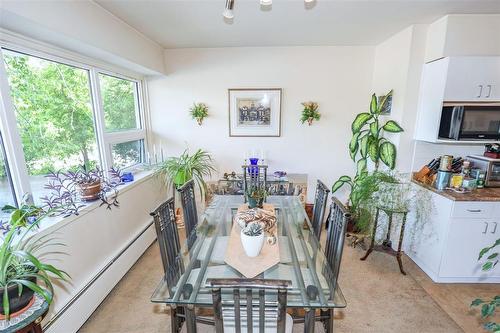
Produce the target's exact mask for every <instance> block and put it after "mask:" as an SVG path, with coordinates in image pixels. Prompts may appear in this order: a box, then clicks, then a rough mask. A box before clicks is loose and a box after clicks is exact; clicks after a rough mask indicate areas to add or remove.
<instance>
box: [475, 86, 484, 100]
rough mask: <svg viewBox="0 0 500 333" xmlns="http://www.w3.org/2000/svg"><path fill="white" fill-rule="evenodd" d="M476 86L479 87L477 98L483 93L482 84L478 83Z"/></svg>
mask: <svg viewBox="0 0 500 333" xmlns="http://www.w3.org/2000/svg"><path fill="white" fill-rule="evenodd" d="M478 87H479V94H477V96H476V97H477V98H479V97H481V95H482V94H483V85H482V84H480V85H478Z"/></svg>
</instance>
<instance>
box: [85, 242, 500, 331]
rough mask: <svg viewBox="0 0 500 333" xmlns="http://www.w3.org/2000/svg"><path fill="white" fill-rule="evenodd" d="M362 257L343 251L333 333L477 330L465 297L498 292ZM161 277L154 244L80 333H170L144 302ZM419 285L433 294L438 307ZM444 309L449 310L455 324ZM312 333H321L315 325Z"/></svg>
mask: <svg viewBox="0 0 500 333" xmlns="http://www.w3.org/2000/svg"><path fill="white" fill-rule="evenodd" d="M362 254H363V251H362V250H361V249H353V248H350V247H346V249H345V251H344V258H343V262H342V272H341V288H342V290H343V292H344V295H345V297H346V299H347V302H348V306H347V308H346V309H344V310H338V311H337V312H336V316H335V317H336V321H335V326H336V332H430V333H431V332H432V333H438V332H450V333H451V332H462V331H464V330H465V331H467V332H480V331H481V328H480V326H479V322H478V319H477V313H474V312H468V305H469V302H470V296H472V295H480V296H492V295H494V292H495V291H498V285H488V286H486V285H482V286H481V285H438V284H434V283H432V282H431V281H430V280H429V279H428V278H427V277H426V276H425V274H424V273H423V272H422V271H421V270H420V269H419V268H418V267H417V266H416V265H415V264H413V262H412V261H411V260H410V259H408V258H407V257H405V258H403V259H404V261H403V264H404V265H405V268H406V269H407V271H408V272H409V274H408V275H407V276H403V275H401V274H400V273H399V270H398V266H397V263H396V260H395V258H394V257H389V256H387V255H385V254H382V253H376V252H375V253H373V254H372V255H371V256H370V257H369V258H368V260H367V261H366V262H362V261H360V260H359V258H360V257H361V256H362ZM161 275H162V269H161V266H160V257H159V250H158V246H157V244H156V243H155V244H153V245H152V246H151V247H150V248H149V249H148V250H147V251H146V253H145V254H144V255H143V256H142V257H141V258H140V259H139V261H138V262H137V263H136V264H135V265H134V266H133V267H132V269H131V270H130V271H129V272H128V274H127V275H126V276H125V277H124V278H123V279H122V281H121V282H120V283H119V284H118V285H117V286H116V288H115V289H114V290H113V291H112V292H111V293H110V294H109V296H108V297H107V298H106V299H105V301H104V302H103V303H102V304H101V305H100V306H99V308H98V309H97V310H96V311H95V312H94V314H93V315H92V316H91V317H90V318H89V320H88V321H87V322H86V324H85V325H84V326H83V327H82V328H81V330H80V331H79V332H80V333H101V332H102V333H104V332H106V333H118V332H134V333H135V332H137V333H139V332H140V333H150V332H151V333H153V332H169V331H170V327H169V326H170V321H169V318H168V311H167V310H166V309H165V307H164V306H162V305H158V304H152V303H151V302H150V301H149V298H150V296H151V294H152V292H153V290H154V288H155V286H156V284H157V282H158V281H159V279H160V277H161ZM417 281H418V282H417ZM421 285H424V287H425V288H426V289H427V290H428V291H429V292H430V293H431V294H436V295H437V297H436V299H437V300H438V302H439V303H440V304H439V305H438V302H436V301H435V300H434V299H433V298H432V297H431V295H430V294H429V293H428V292H426V289H424V288H423V287H422V286H421ZM455 286H457V287H455ZM444 290H446V292H444ZM476 290H477V293H476ZM450 294H454V296H453V299H452V300H449V299H447V297H443V295H450ZM460 295H461V297H460ZM448 298H450V297H449V296H448ZM457 304H458V305H457ZM443 308H444V309H449V311H450V313H451V315H452V317H453V318H454V319H452V317H451V316H450V315H448V313H447V312H445V311H444V310H443ZM462 309H463V312H461V310H462ZM457 323H458V324H457ZM459 325H460V326H459ZM199 328H200V329H199V332H212V331H213V329H212V328H208V327H203V326H199ZM301 331H302V326H297V327H295V326H294V332H301ZM317 332H322V328H321V326H320V325H318V326H317Z"/></svg>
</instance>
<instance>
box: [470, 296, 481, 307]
mask: <svg viewBox="0 0 500 333" xmlns="http://www.w3.org/2000/svg"><path fill="white" fill-rule="evenodd" d="M483 303H484V301H483V300H482V299H480V298H476V299H475V300H473V301H472V303H471V304H470V306H478V305H479V304H483Z"/></svg>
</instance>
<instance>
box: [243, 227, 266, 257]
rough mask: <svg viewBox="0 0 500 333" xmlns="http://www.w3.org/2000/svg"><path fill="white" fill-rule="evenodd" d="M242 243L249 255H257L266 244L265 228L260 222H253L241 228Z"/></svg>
mask: <svg viewBox="0 0 500 333" xmlns="http://www.w3.org/2000/svg"><path fill="white" fill-rule="evenodd" d="M241 245H242V246H243V250H245V254H246V255H247V256H248V257H251V258H253V257H257V256H258V255H259V253H260V250H261V249H262V246H263V245H264V229H263V228H262V226H261V225H260V223H257V222H252V223H249V224H247V226H246V227H245V228H243V229H241Z"/></svg>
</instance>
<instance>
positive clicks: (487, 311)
mask: <svg viewBox="0 0 500 333" xmlns="http://www.w3.org/2000/svg"><path fill="white" fill-rule="evenodd" d="M495 308H496V306H495V304H491V303H490V304H483V306H482V307H481V317H482V318H486V317H489V316H491V315H492V314H493V313H494V312H495Z"/></svg>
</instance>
